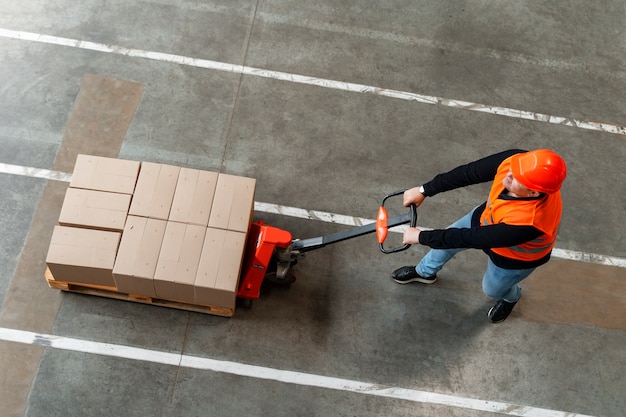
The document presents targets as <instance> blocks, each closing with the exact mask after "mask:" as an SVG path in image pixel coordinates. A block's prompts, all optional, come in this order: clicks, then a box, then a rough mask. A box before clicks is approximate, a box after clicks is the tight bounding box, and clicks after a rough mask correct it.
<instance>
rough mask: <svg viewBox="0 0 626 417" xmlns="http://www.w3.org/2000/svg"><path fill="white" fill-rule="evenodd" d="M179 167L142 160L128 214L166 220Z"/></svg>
mask: <svg viewBox="0 0 626 417" xmlns="http://www.w3.org/2000/svg"><path fill="white" fill-rule="evenodd" d="M179 172H180V167H175V166H172V165H165V164H156V163H154V162H142V163H141V170H140V171H139V178H138V179H137V187H136V188H135V193H134V194H133V201H132V203H131V204H130V210H129V214H132V215H133V216H143V217H150V218H153V219H161V220H167V219H168V217H169V215H170V208H171V207H172V200H173V199H174V191H175V189H176V183H177V181H178V174H179Z"/></svg>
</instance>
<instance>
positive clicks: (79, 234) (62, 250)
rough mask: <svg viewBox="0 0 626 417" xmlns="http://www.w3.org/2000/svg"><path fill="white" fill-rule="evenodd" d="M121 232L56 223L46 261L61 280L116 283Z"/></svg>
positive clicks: (110, 285)
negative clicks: (115, 265)
mask: <svg viewBox="0 0 626 417" xmlns="http://www.w3.org/2000/svg"><path fill="white" fill-rule="evenodd" d="M119 242H120V233H119V232H108V231H103V230H92V229H83V228H79V227H66V226H55V227H54V231H53V233H52V240H51V241H50V247H49V249H48V255H47V257H46V263H47V264H48V268H49V269H50V272H51V273H52V276H53V277H54V279H55V280H57V281H66V282H75V283H82V284H91V285H104V286H109V287H115V281H114V280H113V264H114V263H115V254H116V252H117V247H118V244H119Z"/></svg>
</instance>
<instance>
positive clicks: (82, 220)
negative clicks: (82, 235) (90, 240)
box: [59, 187, 130, 232]
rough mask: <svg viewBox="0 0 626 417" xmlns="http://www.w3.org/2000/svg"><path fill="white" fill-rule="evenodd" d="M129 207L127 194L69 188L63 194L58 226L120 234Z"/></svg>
mask: <svg viewBox="0 0 626 417" xmlns="http://www.w3.org/2000/svg"><path fill="white" fill-rule="evenodd" d="M129 206H130V195H128V194H119V193H110V192H107V191H95V190H84V189H80V188H71V187H70V188H68V189H67V192H66V193H65V199H64V200H63V206H62V207H61V214H60V215H59V224H60V225H62V226H78V227H87V228H92V229H101V230H112V231H120V232H121V231H122V230H124V223H125V222H126V216H127V215H128V208H129Z"/></svg>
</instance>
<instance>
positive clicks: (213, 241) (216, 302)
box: [195, 228, 246, 309]
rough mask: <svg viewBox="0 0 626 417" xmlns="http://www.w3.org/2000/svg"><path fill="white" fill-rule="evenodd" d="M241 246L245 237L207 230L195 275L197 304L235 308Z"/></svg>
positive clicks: (241, 255)
mask: <svg viewBox="0 0 626 417" xmlns="http://www.w3.org/2000/svg"><path fill="white" fill-rule="evenodd" d="M245 242H246V235H245V233H242V232H235V231H230V230H223V229H212V228H208V229H207V234H206V237H205V238H204V245H203V247H202V256H201V257H200V265H199V266H198V273H197V275H196V283H195V297H196V298H195V301H196V303H197V304H202V305H208V306H213V307H223V308H233V309H234V308H235V301H236V298H237V288H238V285H239V275H240V273H241V265H242V262H243V253H244V248H245Z"/></svg>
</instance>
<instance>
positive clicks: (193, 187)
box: [169, 168, 218, 226]
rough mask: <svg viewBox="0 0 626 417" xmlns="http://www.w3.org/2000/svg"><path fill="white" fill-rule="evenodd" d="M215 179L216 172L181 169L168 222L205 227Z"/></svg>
mask: <svg viewBox="0 0 626 417" xmlns="http://www.w3.org/2000/svg"><path fill="white" fill-rule="evenodd" d="M217 177H218V173H217V172H210V171H201V170H198V169H191V168H181V169H180V174H179V175H178V183H177V184H176V192H175V193H174V201H173V202H172V209H171V211H170V217H169V220H170V221H177V222H181V223H191V224H197V225H200V226H207V225H208V223H209V215H210V214H211V206H212V205H213V196H214V195H215V187H216V185H217Z"/></svg>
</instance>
